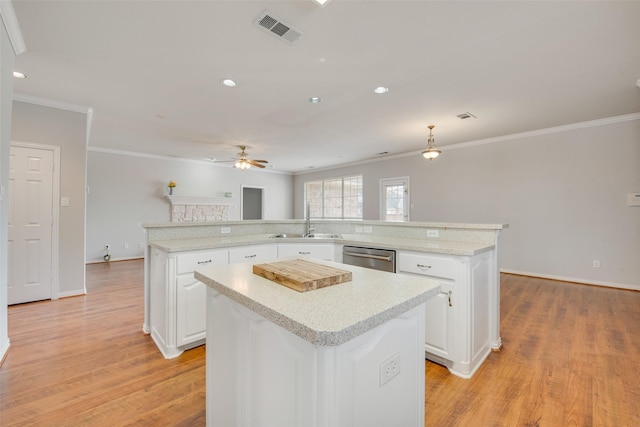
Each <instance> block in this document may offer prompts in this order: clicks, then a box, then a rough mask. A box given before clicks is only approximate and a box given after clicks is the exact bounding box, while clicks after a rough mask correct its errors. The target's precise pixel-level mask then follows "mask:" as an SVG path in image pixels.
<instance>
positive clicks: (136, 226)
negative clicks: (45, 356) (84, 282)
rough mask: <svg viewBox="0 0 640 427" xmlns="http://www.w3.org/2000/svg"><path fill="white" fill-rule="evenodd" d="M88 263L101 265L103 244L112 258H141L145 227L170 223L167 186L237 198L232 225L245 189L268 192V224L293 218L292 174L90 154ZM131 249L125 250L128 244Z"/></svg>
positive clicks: (102, 152) (202, 194)
mask: <svg viewBox="0 0 640 427" xmlns="http://www.w3.org/2000/svg"><path fill="white" fill-rule="evenodd" d="M87 174H88V186H89V195H88V202H87V255H86V256H87V261H88V262H94V261H102V260H103V256H104V254H105V252H104V245H105V244H107V243H108V244H109V245H110V253H111V257H112V258H111V259H112V260H117V259H127V258H135V257H142V256H143V255H144V250H143V249H141V248H139V244H140V243H142V242H144V241H145V234H144V228H142V224H145V223H165V222H169V221H170V220H171V218H170V213H171V210H170V204H169V201H168V200H167V199H166V197H165V195H166V194H167V183H168V182H169V181H175V182H176V183H177V187H176V188H175V190H174V194H175V195H179V196H198V197H224V193H225V192H231V193H232V194H233V198H232V199H231V200H232V202H234V203H235V206H234V207H232V210H231V211H230V216H229V220H238V219H240V194H241V193H240V188H241V186H242V185H245V186H253V187H264V188H265V190H264V204H265V218H264V219H291V218H292V215H293V207H292V202H291V194H292V193H293V178H292V176H291V175H290V174H282V173H276V172H270V171H258V170H255V169H254V168H252V169H249V170H246V171H241V170H239V169H235V168H231V167H227V166H220V165H214V164H212V163H209V162H204V161H202V162H197V161H187V160H180V159H170V158H161V157H152V156H142V155H136V154H134V153H126V152H112V151H106V150H100V151H99V150H97V149H90V150H89V155H88V172H87ZM125 243H126V244H128V245H129V248H128V249H125V248H124V245H125Z"/></svg>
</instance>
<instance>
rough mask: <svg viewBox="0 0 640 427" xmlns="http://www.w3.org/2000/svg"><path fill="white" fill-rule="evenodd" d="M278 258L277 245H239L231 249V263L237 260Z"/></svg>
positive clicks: (257, 260) (248, 260)
mask: <svg viewBox="0 0 640 427" xmlns="http://www.w3.org/2000/svg"><path fill="white" fill-rule="evenodd" d="M276 258H278V246H277V245H254V246H239V247H237V248H231V249H229V264H234V263H236V262H263V261H266V260H274V259H276Z"/></svg>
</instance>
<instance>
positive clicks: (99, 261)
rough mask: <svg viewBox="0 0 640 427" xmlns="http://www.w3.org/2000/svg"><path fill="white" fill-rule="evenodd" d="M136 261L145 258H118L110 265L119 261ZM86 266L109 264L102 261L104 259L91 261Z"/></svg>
mask: <svg viewBox="0 0 640 427" xmlns="http://www.w3.org/2000/svg"><path fill="white" fill-rule="evenodd" d="M136 259H144V257H143V256H134V257H129V258H116V259H112V260H110V261H109V263H111V262H118V261H133V260H136ZM86 264H108V262H107V261H105V260H102V259H99V260H98V259H94V260H91V261H87V262H86Z"/></svg>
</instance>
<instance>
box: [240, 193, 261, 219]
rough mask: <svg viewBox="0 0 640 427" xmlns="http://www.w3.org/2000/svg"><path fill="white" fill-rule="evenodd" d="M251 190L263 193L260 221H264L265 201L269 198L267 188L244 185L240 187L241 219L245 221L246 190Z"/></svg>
mask: <svg viewBox="0 0 640 427" xmlns="http://www.w3.org/2000/svg"><path fill="white" fill-rule="evenodd" d="M245 188H251V189H254V190H260V191H261V193H262V200H261V202H260V217H261V218H260V219H264V214H265V208H264V200H265V198H266V196H267V191H266V187H258V186H255V185H244V184H242V185H241V186H240V219H241V220H243V221H244V189H245Z"/></svg>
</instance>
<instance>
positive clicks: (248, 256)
mask: <svg viewBox="0 0 640 427" xmlns="http://www.w3.org/2000/svg"><path fill="white" fill-rule="evenodd" d="M244 257H245V258H255V257H256V254H253V255H245V256H244Z"/></svg>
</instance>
